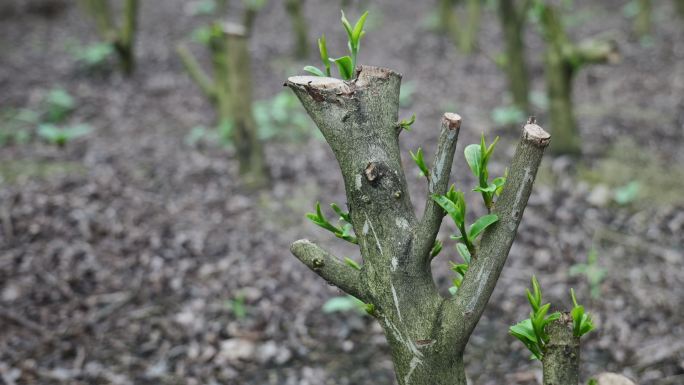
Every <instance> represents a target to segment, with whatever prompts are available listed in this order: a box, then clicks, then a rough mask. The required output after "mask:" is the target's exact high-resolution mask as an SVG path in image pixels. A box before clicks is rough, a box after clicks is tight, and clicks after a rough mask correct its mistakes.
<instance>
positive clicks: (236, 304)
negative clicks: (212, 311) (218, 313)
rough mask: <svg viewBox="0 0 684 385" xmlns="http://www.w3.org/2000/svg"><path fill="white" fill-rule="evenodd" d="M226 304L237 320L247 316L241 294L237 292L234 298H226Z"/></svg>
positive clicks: (243, 298) (243, 297)
mask: <svg viewBox="0 0 684 385" xmlns="http://www.w3.org/2000/svg"><path fill="white" fill-rule="evenodd" d="M226 306H227V307H228V309H229V310H230V311H231V312H232V313H233V315H234V316H235V318H237V319H239V320H242V319H245V318H247V306H246V304H245V296H244V295H243V294H238V295H236V296H235V298H233V299H229V300H227V301H226Z"/></svg>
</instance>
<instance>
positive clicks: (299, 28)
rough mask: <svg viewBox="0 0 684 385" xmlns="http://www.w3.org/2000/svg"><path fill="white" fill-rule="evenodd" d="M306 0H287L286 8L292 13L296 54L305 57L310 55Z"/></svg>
mask: <svg viewBox="0 0 684 385" xmlns="http://www.w3.org/2000/svg"><path fill="white" fill-rule="evenodd" d="M303 7H304V0H286V1H285V9H286V10H287V14H288V15H290V21H291V22H292V29H293V30H294V36H295V55H296V56H297V57H298V58H305V57H307V56H308V55H309V38H308V34H309V31H308V30H309V28H308V25H307V22H306V18H305V17H304V10H303Z"/></svg>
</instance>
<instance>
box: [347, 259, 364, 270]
mask: <svg viewBox="0 0 684 385" xmlns="http://www.w3.org/2000/svg"><path fill="white" fill-rule="evenodd" d="M344 263H345V264H347V266H349V267H351V268H353V269H355V270H361V265H359V264H358V263H356V261H355V260H353V259H351V258H349V257H344Z"/></svg>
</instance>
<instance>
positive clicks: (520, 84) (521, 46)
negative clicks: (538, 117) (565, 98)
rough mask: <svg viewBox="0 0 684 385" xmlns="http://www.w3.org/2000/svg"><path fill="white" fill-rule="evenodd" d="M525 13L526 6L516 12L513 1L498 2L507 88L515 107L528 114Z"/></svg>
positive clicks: (501, 0) (503, 0)
mask: <svg viewBox="0 0 684 385" xmlns="http://www.w3.org/2000/svg"><path fill="white" fill-rule="evenodd" d="M526 13H527V6H523V7H522V8H521V9H520V10H518V8H516V6H515V0H499V20H500V21H501V29H502V31H503V34H504V43H505V45H506V67H505V72H506V76H507V77H508V87H509V89H510V91H511V95H512V96H513V103H514V104H515V106H516V107H518V108H519V109H521V110H522V111H525V112H530V104H529V80H528V79H529V77H528V75H527V64H526V63H525V43H524V42H523V33H524V26H525V17H526Z"/></svg>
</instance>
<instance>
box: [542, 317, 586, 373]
mask: <svg viewBox="0 0 684 385" xmlns="http://www.w3.org/2000/svg"><path fill="white" fill-rule="evenodd" d="M572 329H573V328H572V317H571V316H570V314H568V313H564V314H563V315H562V316H561V317H560V318H559V319H557V320H555V321H552V322H551V323H550V324H549V325H547V326H546V332H547V333H548V334H549V343H548V344H547V345H546V351H545V352H544V358H542V366H543V372H544V385H577V384H578V383H579V359H580V341H579V337H575V335H574V334H573V331H572Z"/></svg>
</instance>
